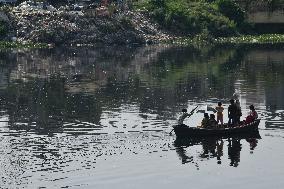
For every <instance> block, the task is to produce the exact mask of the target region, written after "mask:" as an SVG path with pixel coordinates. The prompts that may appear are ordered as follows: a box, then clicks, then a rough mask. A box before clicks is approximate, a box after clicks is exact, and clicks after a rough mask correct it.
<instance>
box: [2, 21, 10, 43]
mask: <svg viewBox="0 0 284 189" xmlns="http://www.w3.org/2000/svg"><path fill="white" fill-rule="evenodd" d="M7 33H8V27H7V24H6V23H5V22H2V21H0V39H3V38H4V37H5V36H6V35H7Z"/></svg>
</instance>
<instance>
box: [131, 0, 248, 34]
mask: <svg viewBox="0 0 284 189" xmlns="http://www.w3.org/2000/svg"><path fill="white" fill-rule="evenodd" d="M136 7H137V8H139V9H144V10H146V11H148V12H149V13H150V16H151V17H152V18H154V19H155V20H156V21H158V22H159V24H160V25H161V26H163V27H166V28H167V29H169V30H171V31H173V32H176V33H179V34H185V35H189V34H190V35H196V34H201V33H207V34H209V35H212V36H213V37H220V36H232V35H235V34H237V33H238V32H239V31H240V28H241V27H243V24H244V20H245V14H244V11H243V10H242V9H241V8H240V7H239V6H238V5H237V4H236V3H234V2H233V1H231V0H215V1H214V0H146V1H143V2H140V3H137V5H136Z"/></svg>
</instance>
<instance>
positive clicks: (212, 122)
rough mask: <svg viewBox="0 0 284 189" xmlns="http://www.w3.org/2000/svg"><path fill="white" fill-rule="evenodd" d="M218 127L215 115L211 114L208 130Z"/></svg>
mask: <svg viewBox="0 0 284 189" xmlns="http://www.w3.org/2000/svg"><path fill="white" fill-rule="evenodd" d="M217 126H218V122H217V121H216V119H215V115H214V114H210V119H209V123H208V128H216V127H217Z"/></svg>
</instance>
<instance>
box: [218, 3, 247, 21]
mask: <svg viewBox="0 0 284 189" xmlns="http://www.w3.org/2000/svg"><path fill="white" fill-rule="evenodd" d="M215 4H216V5H217V9H218V10H219V11H220V12H221V13H222V14H223V15H225V16H226V17H228V18H229V19H230V20H233V21H234V22H235V23H236V24H237V26H240V25H242V24H243V23H244V20H245V12H244V11H243V10H242V9H241V7H240V6H239V5H238V4H236V3H235V2H233V1H231V0H217V1H215Z"/></svg>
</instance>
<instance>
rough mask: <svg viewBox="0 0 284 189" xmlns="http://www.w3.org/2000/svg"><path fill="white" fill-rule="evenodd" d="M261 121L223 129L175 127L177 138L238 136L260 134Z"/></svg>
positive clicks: (225, 126) (226, 126)
mask: <svg viewBox="0 0 284 189" xmlns="http://www.w3.org/2000/svg"><path fill="white" fill-rule="evenodd" d="M259 122H260V119H257V120H255V121H253V122H251V123H249V124H242V125H239V126H236V127H228V125H224V126H223V127H222V128H198V127H189V126H187V125H175V126H173V128H174V132H175V134H176V136H177V137H188V136H190V137H199V136H228V135H229V136H230V135H232V136H237V135H239V134H242V135H243V134H253V133H258V125H259Z"/></svg>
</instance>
